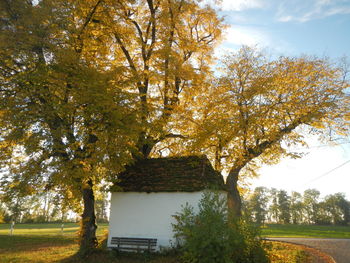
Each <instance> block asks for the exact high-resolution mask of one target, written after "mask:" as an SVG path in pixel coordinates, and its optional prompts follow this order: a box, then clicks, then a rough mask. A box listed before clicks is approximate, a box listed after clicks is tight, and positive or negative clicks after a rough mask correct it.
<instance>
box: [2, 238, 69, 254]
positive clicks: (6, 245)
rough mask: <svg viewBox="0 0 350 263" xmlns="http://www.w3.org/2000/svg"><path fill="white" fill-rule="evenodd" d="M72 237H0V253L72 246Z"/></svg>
mask: <svg viewBox="0 0 350 263" xmlns="http://www.w3.org/2000/svg"><path fill="white" fill-rule="evenodd" d="M74 241H75V239H74V237H65V236H29V235H13V236H10V235H0V251H32V250H37V249H38V248H45V247H58V246H67V245H70V244H73V243H74Z"/></svg>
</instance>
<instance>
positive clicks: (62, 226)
mask: <svg viewBox="0 0 350 263" xmlns="http://www.w3.org/2000/svg"><path fill="white" fill-rule="evenodd" d="M63 228H64V224H63V223H62V225H61V234H62V235H63Z"/></svg>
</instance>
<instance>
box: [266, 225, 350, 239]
mask: <svg viewBox="0 0 350 263" xmlns="http://www.w3.org/2000/svg"><path fill="white" fill-rule="evenodd" d="M262 236H263V237H306V238H307V237H308V238H350V226H315V225H279V224H268V225H266V226H263V227H262Z"/></svg>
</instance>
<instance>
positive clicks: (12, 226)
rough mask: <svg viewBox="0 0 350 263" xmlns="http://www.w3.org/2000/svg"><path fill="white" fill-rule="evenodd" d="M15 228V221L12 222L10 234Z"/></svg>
mask: <svg viewBox="0 0 350 263" xmlns="http://www.w3.org/2000/svg"><path fill="white" fill-rule="evenodd" d="M14 228H15V221H12V222H11V228H10V235H11V236H12V235H13V229H14Z"/></svg>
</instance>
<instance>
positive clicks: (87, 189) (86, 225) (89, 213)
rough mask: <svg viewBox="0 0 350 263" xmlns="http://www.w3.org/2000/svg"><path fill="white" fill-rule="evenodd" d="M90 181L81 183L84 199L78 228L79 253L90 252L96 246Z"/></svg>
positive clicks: (93, 202)
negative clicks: (79, 227)
mask: <svg viewBox="0 0 350 263" xmlns="http://www.w3.org/2000/svg"><path fill="white" fill-rule="evenodd" d="M92 186H93V184H92V181H91V180H89V181H88V182H87V183H86V184H84V185H83V189H82V194H83V201H84V211H83V214H82V222H81V229H80V253H81V254H86V253H89V252H91V251H92V250H93V249H94V248H96V246H97V238H96V229H97V225H96V216H95V196H94V191H93V189H92Z"/></svg>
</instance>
